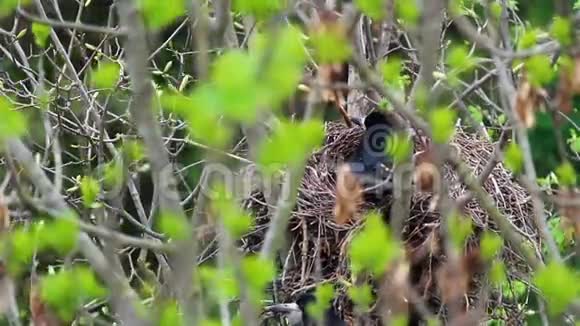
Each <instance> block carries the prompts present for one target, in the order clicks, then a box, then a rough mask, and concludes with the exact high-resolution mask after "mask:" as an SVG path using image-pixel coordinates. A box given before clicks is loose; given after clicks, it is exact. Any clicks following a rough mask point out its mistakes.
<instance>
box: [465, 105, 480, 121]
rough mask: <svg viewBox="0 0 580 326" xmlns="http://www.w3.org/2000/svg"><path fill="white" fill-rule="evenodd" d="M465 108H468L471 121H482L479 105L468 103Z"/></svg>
mask: <svg viewBox="0 0 580 326" xmlns="http://www.w3.org/2000/svg"><path fill="white" fill-rule="evenodd" d="M467 109H468V110H469V114H470V115H471V118H472V119H473V121H475V122H476V123H482V122H483V113H482V109H481V108H480V107H479V106H474V105H470V106H469V107H468V108H467Z"/></svg>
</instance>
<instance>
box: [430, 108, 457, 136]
mask: <svg viewBox="0 0 580 326" xmlns="http://www.w3.org/2000/svg"><path fill="white" fill-rule="evenodd" d="M456 120H457V113H456V112H455V111H453V110H451V109H448V108H438V109H434V110H433V111H432V112H431V114H430V116H429V122H430V123H431V128H432V129H433V140H434V141H435V142H437V143H440V144H445V143H447V142H449V140H450V139H451V137H453V135H454V134H455V121H456Z"/></svg>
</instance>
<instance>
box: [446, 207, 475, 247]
mask: <svg viewBox="0 0 580 326" xmlns="http://www.w3.org/2000/svg"><path fill="white" fill-rule="evenodd" d="M472 232H473V223H472V222H471V218H469V217H466V216H462V215H458V214H453V215H451V216H450V217H449V233H450V236H451V241H452V243H453V245H454V246H455V247H456V248H463V246H464V245H465V241H466V240H467V238H469V236H470V235H471V233H472Z"/></svg>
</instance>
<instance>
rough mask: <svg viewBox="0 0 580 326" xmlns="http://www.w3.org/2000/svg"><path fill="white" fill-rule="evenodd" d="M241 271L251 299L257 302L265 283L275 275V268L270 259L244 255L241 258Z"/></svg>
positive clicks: (260, 297)
mask: <svg viewBox="0 0 580 326" xmlns="http://www.w3.org/2000/svg"><path fill="white" fill-rule="evenodd" d="M242 273H243V275H244V279H245V280H246V282H247V286H248V290H249V292H250V293H249V295H250V298H251V300H252V301H253V302H254V303H258V302H259V301H260V300H261V299H262V297H263V295H264V289H265V287H266V285H268V283H269V282H271V281H272V279H273V278H274V277H275V276H276V269H275V267H274V264H273V263H272V262H271V261H270V260H265V259H262V258H260V257H259V256H246V257H244V258H243V260H242Z"/></svg>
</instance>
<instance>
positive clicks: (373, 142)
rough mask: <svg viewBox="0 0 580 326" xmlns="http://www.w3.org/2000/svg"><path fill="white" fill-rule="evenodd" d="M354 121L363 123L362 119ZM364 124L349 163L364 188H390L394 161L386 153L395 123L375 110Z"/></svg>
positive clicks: (365, 119) (348, 160)
mask: <svg viewBox="0 0 580 326" xmlns="http://www.w3.org/2000/svg"><path fill="white" fill-rule="evenodd" d="M354 122H355V123H356V122H358V124H361V123H360V121H356V120H354ZM362 125H364V128H365V131H364V134H363V135H362V137H361V141H360V144H359V146H358V148H357V149H356V151H355V152H354V153H353V155H352V156H351V157H349V158H348V159H347V163H348V164H349V165H350V168H351V171H352V172H353V174H354V175H356V176H357V177H358V178H359V180H360V182H361V184H362V186H363V188H366V189H368V188H372V189H377V190H379V191H380V190H390V189H391V188H392V167H393V162H392V160H391V159H390V158H389V157H388V155H387V153H386V147H387V140H388V138H389V136H390V135H391V134H392V131H393V125H392V124H391V122H390V121H389V119H388V118H387V116H386V115H385V114H384V113H382V112H380V111H374V112H372V113H370V114H369V115H368V116H366V117H365V118H364V120H363V121H362Z"/></svg>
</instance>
